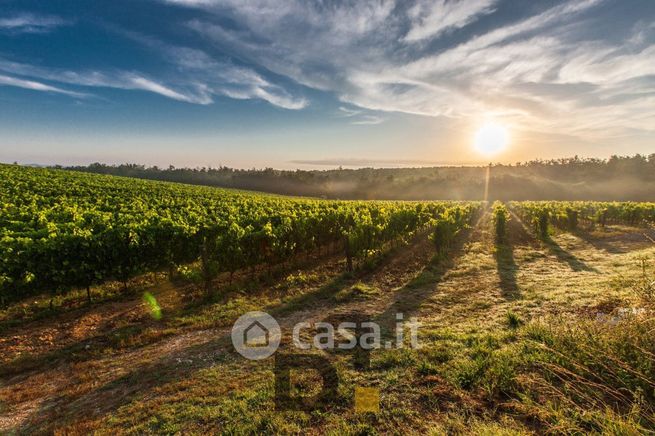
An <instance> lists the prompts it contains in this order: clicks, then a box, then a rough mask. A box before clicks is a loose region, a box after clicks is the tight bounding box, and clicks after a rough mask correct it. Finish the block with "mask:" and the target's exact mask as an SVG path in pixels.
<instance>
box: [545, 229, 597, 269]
mask: <svg viewBox="0 0 655 436" xmlns="http://www.w3.org/2000/svg"><path fill="white" fill-rule="evenodd" d="M543 242H544V244H545V245H546V248H548V250H549V251H550V252H551V253H552V254H554V255H555V256H556V257H557V260H559V261H560V262H564V263H566V264H568V265H569V267H570V268H571V269H572V270H573V271H576V272H579V271H587V272H594V273H596V274H599V271H598V270H597V269H596V268H594V267H590V266H588V265H587V264H586V263H584V262H583V261H581V260H580V259H578V258H577V257H575V255H574V254H573V253H571V252H569V251H566V250H565V249H563V248H562V247H561V246H560V245H559V244H558V243H557V242H555V240H554V239H552V238H551V237H550V236H548V237H546V238H544V239H543Z"/></svg>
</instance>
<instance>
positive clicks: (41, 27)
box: [0, 13, 70, 33]
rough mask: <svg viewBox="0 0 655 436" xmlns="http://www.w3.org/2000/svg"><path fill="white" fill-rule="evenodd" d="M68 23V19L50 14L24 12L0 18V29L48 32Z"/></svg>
mask: <svg viewBox="0 0 655 436" xmlns="http://www.w3.org/2000/svg"><path fill="white" fill-rule="evenodd" d="M68 24H70V23H69V22H68V21H66V20H64V19H62V18H59V17H56V16H51V15H34V14H28V13H24V14H19V15H14V16H10V17H4V18H0V30H4V31H8V32H12V33H48V32H50V31H52V30H54V29H56V28H58V27H61V26H66V25H68Z"/></svg>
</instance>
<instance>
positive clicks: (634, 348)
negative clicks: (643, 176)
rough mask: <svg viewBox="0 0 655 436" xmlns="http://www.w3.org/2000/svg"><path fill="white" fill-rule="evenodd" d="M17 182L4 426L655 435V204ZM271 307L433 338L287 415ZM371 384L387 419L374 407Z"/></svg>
mask: <svg viewBox="0 0 655 436" xmlns="http://www.w3.org/2000/svg"><path fill="white" fill-rule="evenodd" d="M0 188H1V190H0V204H2V208H1V210H0V433H3V434H4V433H9V434H13V433H17V434H23V433H26V434H27V433H35V434H49V433H58V432H59V433H67V434H90V433H97V434H109V433H116V434H123V433H131V434H187V433H190V434H201V433H206V434H215V433H226V434H278V433H280V434H300V433H309V434H395V433H398V432H399V429H402V431H403V433H407V434H419V433H421V434H471V433H472V434H545V433H553V434H560V433H565V434H644V433H648V432H652V431H653V430H655V407H654V406H653V405H654V404H655V389H654V387H655V359H653V356H654V355H655V354H654V353H655V340H654V339H653V338H654V337H653V335H652V332H653V330H654V329H655V325H654V323H655V321H654V318H653V317H652V313H653V311H654V310H655V203H632V202H591V201H575V202H568V201H540V202H507V203H503V202H500V201H497V202H494V203H493V204H490V202H481V201H480V202H449V201H434V202H432V201H430V202H409V201H408V202H400V201H399V202H393V201H338V200H318V199H312V198H293V197H283V196H274V195H264V194H258V193H254V192H247V191H236V190H228V189H219V188H210V187H201V186H192V185H183V184H176V183H168V182H156V181H146V180H137V179H130V178H123V177H116V176H105V175H94V174H87V173H79V172H69V171H63V170H56V169H37V168H25V167H20V166H16V165H1V166H0ZM53 299H54V300H55V302H56V304H54V305H53ZM64 300H65V301H66V302H67V304H61V301H64ZM253 310H261V311H265V312H267V313H270V314H271V315H274V316H275V318H276V319H277V321H278V322H279V324H280V326H281V327H282V329H283V330H285V331H291V330H292V329H293V326H294V325H296V324H297V323H298V322H300V321H302V322H307V323H310V324H313V323H317V322H322V321H324V320H330V319H342V318H343V317H345V316H357V317H365V318H366V319H371V320H374V321H375V322H376V323H378V324H379V325H380V326H381V328H382V330H383V331H384V332H385V334H387V333H386V332H393V328H394V323H395V322H396V320H397V314H399V313H402V314H404V316H406V317H409V316H412V317H416V318H417V319H418V320H419V321H420V330H419V339H420V341H419V342H420V344H421V347H420V348H417V349H412V348H411V347H398V348H391V349H383V348H380V349H376V350H374V351H372V352H371V354H370V362H369V368H368V369H366V370H362V369H361V368H358V367H355V366H353V365H352V362H351V360H349V359H350V356H348V355H347V353H345V354H344V353H334V354H333V355H331V356H330V357H331V359H333V361H334V362H335V365H334V367H335V372H336V373H337V375H338V378H339V380H340V383H341V384H340V386H339V391H338V398H337V401H336V402H334V403H329V404H327V405H326V406H325V407H324V408H322V409H321V410H320V411H317V412H311V413H310V412H299V411H279V410H276V403H275V395H276V385H275V382H274V380H273V378H272V377H273V376H272V374H273V372H274V359H273V358H271V359H267V360H262V361H247V360H245V359H243V358H242V357H241V356H240V355H238V354H237V353H235V352H234V349H233V347H232V345H231V342H230V329H231V327H232V325H233V324H234V322H235V320H236V319H237V318H238V317H239V316H241V315H242V314H243V313H245V312H249V311H253ZM388 335H389V337H392V336H394V335H395V333H388ZM385 338H386V337H385ZM406 339H407V338H406ZM291 342H292V341H291V340H290V338H289V340H286V338H285V340H284V341H283V345H282V347H283V348H284V347H285V346H287V343H291ZM311 373H312V371H311V370H309V369H308V370H307V371H304V372H299V374H296V375H295V376H294V377H297V380H296V386H297V389H301V388H316V386H317V385H318V384H319V383H320V381H317V380H316V378H312V374H311ZM362 386H364V387H366V388H369V389H374V390H376V392H377V393H378V395H379V398H378V401H379V410H378V411H368V412H366V413H362V412H358V411H357V410H356V408H355V407H354V404H356V398H357V393H356V392H357V390H358V389H359V388H361V387H362Z"/></svg>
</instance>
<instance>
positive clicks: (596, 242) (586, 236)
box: [573, 229, 630, 254]
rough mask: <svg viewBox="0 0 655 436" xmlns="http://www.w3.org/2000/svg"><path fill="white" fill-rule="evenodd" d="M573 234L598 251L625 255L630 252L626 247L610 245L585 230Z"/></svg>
mask: <svg viewBox="0 0 655 436" xmlns="http://www.w3.org/2000/svg"><path fill="white" fill-rule="evenodd" d="M573 234H574V235H575V236H577V237H579V238H580V239H582V240H584V241H585V242H586V243H588V244H590V245H591V246H593V247H594V248H595V249H596V250H600V251H606V252H608V253H611V254H624V253H627V252H629V251H630V250H628V249H626V248H624V247H619V246H617V245H615V244H612V243H610V242H609V241H605V240H603V239H601V238H598V237H595V236H594V235H592V234H591V233H589V232H588V231H586V230H583V229H578V230H576V231H575V232H573Z"/></svg>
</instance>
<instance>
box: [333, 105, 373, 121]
mask: <svg viewBox="0 0 655 436" xmlns="http://www.w3.org/2000/svg"><path fill="white" fill-rule="evenodd" d="M339 115H340V116H342V117H344V118H348V119H350V124H353V125H375V124H380V123H383V122H384V118H382V117H381V116H378V115H372V114H369V113H367V111H365V110H362V109H355V108H349V107H345V106H340V107H339Z"/></svg>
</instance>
